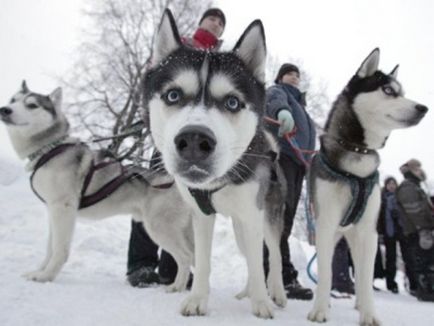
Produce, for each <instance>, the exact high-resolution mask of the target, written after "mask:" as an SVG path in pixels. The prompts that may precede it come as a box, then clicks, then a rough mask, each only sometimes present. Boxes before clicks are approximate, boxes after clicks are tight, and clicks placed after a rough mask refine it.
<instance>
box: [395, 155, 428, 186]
mask: <svg viewBox="0 0 434 326" xmlns="http://www.w3.org/2000/svg"><path fill="white" fill-rule="evenodd" d="M399 170H400V171H401V173H402V174H403V175H404V177H406V178H407V177H409V176H410V175H411V176H414V177H416V178H417V179H419V180H421V181H424V180H425V179H426V175H425V171H424V170H423V169H422V164H421V163H420V161H418V160H416V159H414V158H413V159H411V160H409V161H408V162H407V163H404V164H403V165H401V167H400V168H399Z"/></svg>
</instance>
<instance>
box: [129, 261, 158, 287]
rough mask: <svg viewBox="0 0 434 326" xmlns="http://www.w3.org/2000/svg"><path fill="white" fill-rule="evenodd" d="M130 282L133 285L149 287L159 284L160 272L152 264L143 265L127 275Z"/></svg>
mask: <svg viewBox="0 0 434 326" xmlns="http://www.w3.org/2000/svg"><path fill="white" fill-rule="evenodd" d="M127 280H128V283H130V285H131V286H134V287H139V288H147V287H150V286H152V285H156V284H159V277H158V274H157V273H156V272H155V271H154V268H153V267H151V266H142V267H140V268H138V269H136V270H134V271H132V272H131V273H129V274H128V275H127Z"/></svg>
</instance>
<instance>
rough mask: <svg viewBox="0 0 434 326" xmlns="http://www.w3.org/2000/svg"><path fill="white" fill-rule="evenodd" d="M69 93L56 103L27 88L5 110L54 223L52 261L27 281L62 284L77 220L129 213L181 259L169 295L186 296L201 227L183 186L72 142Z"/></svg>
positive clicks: (56, 96) (1, 115)
mask: <svg viewBox="0 0 434 326" xmlns="http://www.w3.org/2000/svg"><path fill="white" fill-rule="evenodd" d="M61 94H62V91H61V89H60V88H57V89H55V90H54V91H53V92H52V93H51V94H49V95H48V96H45V95H41V94H37V93H33V92H31V91H29V89H28V88H27V86H26V83H25V82H23V84H22V86H21V89H20V90H19V91H18V93H16V94H15V95H14V96H13V97H12V99H11V101H10V103H9V104H8V105H7V106H4V107H1V108H0V119H1V120H2V121H3V122H4V123H5V124H6V127H7V130H8V133H9V136H10V139H11V141H12V144H13V147H14V149H15V151H16V152H17V154H18V156H19V157H20V158H23V159H24V158H28V159H29V163H28V165H27V166H28V168H29V169H30V170H31V171H32V172H33V174H32V177H31V184H32V187H33V191H34V192H35V193H36V194H37V195H38V197H39V198H40V199H41V200H43V201H44V202H45V203H46V206H47V210H48V216H49V227H50V232H49V239H48V247H47V255H46V258H45V260H44V261H43V263H42V264H41V266H40V267H39V268H38V269H37V270H36V271H33V272H30V273H28V274H26V275H25V276H26V277H27V278H28V279H30V280H34V281H38V282H46V281H52V280H54V278H55V277H56V276H57V274H58V273H59V271H60V269H61V268H62V266H63V264H64V263H65V262H66V260H67V258H68V255H69V251H70V246H71V240H72V235H73V231H74V226H75V222H76V217H77V215H80V216H83V217H89V218H92V219H101V218H104V217H109V216H113V215H118V214H129V215H133V217H134V218H135V219H136V220H138V221H141V222H143V223H144V225H145V228H146V229H147V231H149V234H150V235H151V237H152V238H153V239H154V240H155V241H156V242H157V243H159V244H160V245H161V246H162V247H163V248H165V249H166V250H167V251H168V252H170V253H171V254H172V255H173V257H174V258H175V260H176V262H177V264H178V267H179V269H178V275H177V277H176V279H175V282H174V283H173V284H172V285H170V286H169V288H168V290H169V291H182V290H184V289H185V287H186V283H187V281H188V275H189V268H190V266H191V265H192V263H193V258H194V256H193V228H192V225H191V215H190V209H189V208H188V206H186V205H185V204H184V202H183V200H182V198H181V196H180V194H179V191H178V190H177V189H176V187H175V186H171V187H170V184H171V183H172V184H173V180H172V178H170V177H169V179H170V180H168V176H167V174H161V173H159V174H154V173H152V172H150V171H148V170H144V169H140V170H139V171H137V170H136V169H125V167H122V166H121V165H120V163H118V162H105V161H101V159H100V158H99V155H98V153H97V152H95V151H91V150H90V149H89V148H88V147H87V146H86V145H85V144H84V143H82V142H80V141H79V140H78V139H76V138H72V137H70V136H69V132H68V129H69V124H68V122H67V120H66V118H65V115H64V114H63V112H62V110H61V97H62V96H61ZM122 170H123V171H122ZM90 171H91V172H90ZM126 174H127V176H126ZM162 188H167V189H162ZM101 189H104V190H101ZM101 191H102V192H103V193H102V194H101ZM168 203H170V205H168Z"/></svg>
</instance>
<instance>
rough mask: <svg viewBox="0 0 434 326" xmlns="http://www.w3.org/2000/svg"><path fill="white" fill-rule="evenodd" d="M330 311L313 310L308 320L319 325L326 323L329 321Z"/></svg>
mask: <svg viewBox="0 0 434 326" xmlns="http://www.w3.org/2000/svg"><path fill="white" fill-rule="evenodd" d="M328 315H329V312H328V309H315V308H314V309H312V310H311V311H310V312H309V314H308V315H307V319H309V320H310V321H314V322H317V323H325V322H326V321H327V320H328V319H329V316H328Z"/></svg>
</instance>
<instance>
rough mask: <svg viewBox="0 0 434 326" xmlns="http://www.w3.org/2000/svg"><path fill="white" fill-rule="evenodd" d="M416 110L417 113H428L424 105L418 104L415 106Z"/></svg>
mask: <svg viewBox="0 0 434 326" xmlns="http://www.w3.org/2000/svg"><path fill="white" fill-rule="evenodd" d="M415 109H416V110H417V111H419V112H420V113H427V112H428V108H427V107H426V106H425V105H422V104H417V105H416V106H415Z"/></svg>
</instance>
